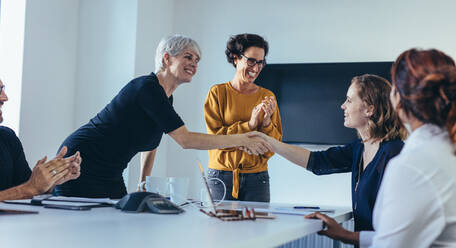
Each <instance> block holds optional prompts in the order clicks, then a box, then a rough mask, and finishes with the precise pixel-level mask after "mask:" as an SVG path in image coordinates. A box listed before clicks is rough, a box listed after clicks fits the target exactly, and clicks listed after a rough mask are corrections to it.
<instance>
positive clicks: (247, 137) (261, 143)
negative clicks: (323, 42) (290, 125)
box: [237, 131, 278, 155]
mask: <svg viewBox="0 0 456 248" xmlns="http://www.w3.org/2000/svg"><path fill="white" fill-rule="evenodd" d="M238 135H239V136H240V139H241V144H242V145H241V146H238V147H237V148H238V149H239V150H241V151H244V152H247V153H248V154H250V155H252V154H253V155H261V154H264V153H266V152H275V150H276V147H277V143H278V140H276V139H274V138H272V137H270V136H268V135H266V134H264V133H261V132H258V131H253V132H248V133H244V134H238Z"/></svg>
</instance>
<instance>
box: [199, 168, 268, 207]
mask: <svg viewBox="0 0 456 248" xmlns="http://www.w3.org/2000/svg"><path fill="white" fill-rule="evenodd" d="M212 178H218V179H220V180H222V181H223V182H224V183H225V185H226V195H225V200H233V201H236V200H237V201H255V202H269V201H270V191H269V173H268V171H263V172H258V173H239V194H238V199H236V198H234V197H233V196H232V190H233V172H231V171H222V170H214V169H209V170H208V179H212ZM208 184H209V188H210V190H211V195H212V198H213V199H214V200H221V199H222V197H223V191H224V190H223V186H222V185H221V183H220V182H219V181H218V180H209V181H208Z"/></svg>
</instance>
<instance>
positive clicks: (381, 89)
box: [351, 74, 407, 142]
mask: <svg viewBox="0 0 456 248" xmlns="http://www.w3.org/2000/svg"><path fill="white" fill-rule="evenodd" d="M351 83H352V84H355V85H356V86H357V89H358V96H359V97H360V98H361V100H362V101H363V102H364V103H365V104H367V105H370V106H373V107H374V113H373V114H372V116H371V117H370V118H369V120H368V124H367V125H368V132H369V139H368V140H365V141H374V142H375V141H380V142H382V141H388V140H393V139H401V140H404V139H405V138H407V130H406V129H405V127H404V126H403V124H402V122H401V121H400V119H399V117H398V115H397V114H396V112H394V109H393V106H392V104H391V102H390V100H389V95H390V92H391V84H390V82H388V80H386V79H384V78H382V77H380V76H377V75H372V74H364V75H361V76H357V77H354V78H353V79H352V82H351Z"/></svg>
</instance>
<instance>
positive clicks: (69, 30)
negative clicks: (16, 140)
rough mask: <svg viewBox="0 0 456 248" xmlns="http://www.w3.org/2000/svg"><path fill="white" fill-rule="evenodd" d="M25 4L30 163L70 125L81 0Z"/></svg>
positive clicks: (24, 117) (25, 133) (25, 129)
mask: <svg viewBox="0 0 456 248" xmlns="http://www.w3.org/2000/svg"><path fill="white" fill-rule="evenodd" d="M26 8H27V11H26V19H25V36H24V57H23V74H22V105H21V113H20V117H21V119H20V120H21V121H20V138H21V140H22V144H23V146H24V149H25V152H26V157H27V160H28V161H29V164H30V166H34V165H35V162H36V161H37V160H38V159H40V158H42V157H43V156H44V155H48V157H49V158H52V157H54V155H55V154H56V151H57V149H58V147H59V146H60V144H61V142H62V141H63V139H64V138H65V137H66V136H67V135H68V134H69V133H70V132H71V130H72V126H73V120H74V113H73V106H74V97H75V84H74V83H75V73H76V68H77V67H76V66H77V64H76V58H77V33H78V30H77V27H78V8H79V1H78V0H66V1H60V0H40V1H33V0H29V1H27V6H26Z"/></svg>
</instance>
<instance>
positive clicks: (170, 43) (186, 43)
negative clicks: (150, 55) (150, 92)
mask: <svg viewBox="0 0 456 248" xmlns="http://www.w3.org/2000/svg"><path fill="white" fill-rule="evenodd" d="M187 48H190V49H192V50H193V51H194V52H195V53H196V54H198V56H199V57H200V58H201V48H200V47H199V45H198V43H196V41H194V40H193V39H191V38H189V37H187V36H184V35H180V34H175V35H172V36H168V37H165V38H163V39H162V40H161V41H160V43H159V44H158V47H157V51H156V52H155V73H158V72H160V71H161V70H162V69H164V65H163V55H165V53H168V54H169V55H171V56H177V55H179V54H180V53H181V52H182V51H183V50H184V49H187Z"/></svg>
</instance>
